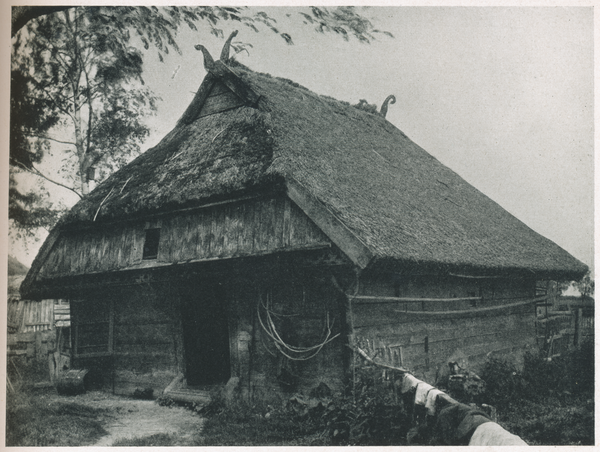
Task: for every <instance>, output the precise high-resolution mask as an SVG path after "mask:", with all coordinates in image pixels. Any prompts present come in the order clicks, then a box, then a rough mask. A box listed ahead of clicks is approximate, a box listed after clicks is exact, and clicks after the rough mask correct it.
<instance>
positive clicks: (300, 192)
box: [286, 178, 373, 269]
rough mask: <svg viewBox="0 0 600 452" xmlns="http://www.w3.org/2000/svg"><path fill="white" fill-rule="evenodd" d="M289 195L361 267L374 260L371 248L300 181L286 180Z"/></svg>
mask: <svg viewBox="0 0 600 452" xmlns="http://www.w3.org/2000/svg"><path fill="white" fill-rule="evenodd" d="M286 188H287V195H288V196H289V197H290V199H291V200H292V201H294V202H295V203H296V204H297V205H298V207H300V209H302V211H303V212H304V213H305V214H306V215H307V216H308V217H309V218H310V219H311V220H312V221H313V222H314V223H315V224H316V225H317V226H318V227H319V228H320V229H321V230H322V231H323V232H324V233H325V234H326V235H327V236H328V237H329V239H330V240H331V241H332V242H333V243H335V244H336V246H337V247H338V248H339V249H340V250H342V252H343V253H344V254H346V256H348V258H349V259H350V260H351V261H352V262H353V263H354V264H355V265H357V266H358V267H359V268H361V269H364V268H366V267H367V266H368V265H369V263H370V262H371V261H372V260H373V253H372V252H371V250H370V249H369V248H368V247H367V246H366V245H365V244H364V243H363V242H362V241H361V240H360V239H359V238H358V237H357V236H356V234H354V233H353V232H352V231H351V230H350V229H349V228H348V227H347V226H346V225H345V224H344V223H343V222H342V221H341V220H340V219H339V218H337V216H335V214H333V212H331V211H330V210H329V209H327V207H326V206H325V205H324V204H323V203H322V202H321V201H319V200H318V199H317V198H315V197H314V196H312V195H311V194H310V193H309V192H308V190H307V189H306V188H305V187H304V186H303V185H302V184H300V183H299V182H298V181H296V180H295V179H292V178H288V179H287V180H286Z"/></svg>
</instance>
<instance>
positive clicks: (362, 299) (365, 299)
mask: <svg viewBox="0 0 600 452" xmlns="http://www.w3.org/2000/svg"><path fill="white" fill-rule="evenodd" d="M346 296H347V297H348V298H350V299H351V300H352V301H353V302H354V303H405V302H419V301H434V302H435V301H438V302H441V303H443V302H449V301H481V300H482V299H481V297H464V298H416V297H413V298H410V297H408V298H407V297H375V296H367V295H356V296H352V295H346Z"/></svg>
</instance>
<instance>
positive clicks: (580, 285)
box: [573, 270, 594, 298]
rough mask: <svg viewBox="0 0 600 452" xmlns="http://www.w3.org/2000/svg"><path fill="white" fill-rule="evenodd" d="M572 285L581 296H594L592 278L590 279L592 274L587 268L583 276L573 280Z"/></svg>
mask: <svg viewBox="0 0 600 452" xmlns="http://www.w3.org/2000/svg"><path fill="white" fill-rule="evenodd" d="M573 285H574V286H575V288H576V289H577V290H579V293H581V297H582V298H586V297H593V296H594V280H593V279H592V274H591V273H590V271H589V270H588V271H587V273H586V274H585V275H584V276H583V278H581V279H580V280H579V281H577V282H575V283H574V284H573Z"/></svg>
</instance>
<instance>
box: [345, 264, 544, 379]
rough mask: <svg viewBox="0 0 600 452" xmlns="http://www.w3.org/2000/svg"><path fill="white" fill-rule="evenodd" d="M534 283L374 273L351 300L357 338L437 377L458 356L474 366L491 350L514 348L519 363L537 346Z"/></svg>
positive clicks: (500, 351) (510, 350) (373, 349)
mask: <svg viewBox="0 0 600 452" xmlns="http://www.w3.org/2000/svg"><path fill="white" fill-rule="evenodd" d="M534 287H535V283H534V281H532V280H529V279H519V278H514V279H510V278H506V279H502V280H498V281H493V282H492V281H489V280H481V281H477V280H465V279H460V278H453V277H451V276H434V275H390V274H385V273H381V274H377V275H372V276H371V277H369V278H363V279H362V280H361V284H360V292H359V294H357V296H354V297H352V296H350V297H349V301H350V303H351V313H352V320H351V321H352V325H353V327H354V340H355V341H356V343H357V345H359V346H360V347H361V348H363V349H364V350H367V349H368V350H370V351H371V352H372V353H377V356H378V357H380V359H381V358H383V357H387V358H388V359H390V360H391V361H390V362H389V364H390V365H394V366H401V367H405V368H408V369H409V370H411V371H412V372H414V373H415V374H417V375H418V376H419V377H420V378H424V379H426V380H427V381H432V382H433V381H435V377H436V372H437V370H438V368H439V367H440V366H441V365H444V363H445V362H446V361H447V360H448V358H450V357H451V356H452V355H454V354H455V353H460V354H461V355H464V356H466V357H467V358H468V360H469V365H470V368H471V369H478V367H479V366H480V365H481V364H483V362H484V361H485V359H486V356H487V355H488V354H490V353H492V354H498V355H509V354H511V353H513V352H517V353H515V354H514V355H513V356H511V359H512V358H516V360H517V364H518V361H519V359H520V355H521V354H522V351H523V350H526V349H528V348H530V347H535V345H536V334H535V332H536V331H535V319H536V302H535V300H536V298H535V291H534ZM474 294H477V295H479V297H474V298H473V295H474ZM474 302H475V303H474ZM406 311H409V312H406ZM519 352H521V353H519Z"/></svg>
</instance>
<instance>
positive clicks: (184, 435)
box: [59, 392, 204, 446]
mask: <svg viewBox="0 0 600 452" xmlns="http://www.w3.org/2000/svg"><path fill="white" fill-rule="evenodd" d="M59 397H60V396H59ZM65 399H66V401H68V402H76V403H81V404H83V405H88V406H92V407H97V408H104V409H107V410H108V411H107V415H106V423H105V424H104V425H103V427H104V429H105V430H106V431H107V432H108V435H106V436H104V437H102V438H101V439H100V440H99V441H98V442H97V443H96V444H94V446H111V445H112V444H113V443H114V442H115V441H118V440H123V439H133V438H145V437H148V436H152V435H156V434H161V433H163V434H171V435H174V436H175V437H176V442H177V445H187V440H188V439H191V437H192V436H194V435H197V434H198V433H199V432H200V431H201V430H202V425H203V423H204V419H203V418H202V417H201V416H199V415H198V414H195V413H194V412H192V411H191V410H188V409H185V408H182V407H164V406H160V405H158V403H156V402H155V401H153V400H134V399H129V398H123V397H119V396H114V395H112V394H106V393H103V392H88V393H86V394H82V395H79V396H75V397H68V398H65Z"/></svg>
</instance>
